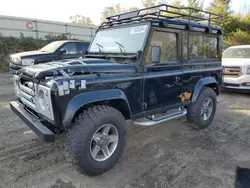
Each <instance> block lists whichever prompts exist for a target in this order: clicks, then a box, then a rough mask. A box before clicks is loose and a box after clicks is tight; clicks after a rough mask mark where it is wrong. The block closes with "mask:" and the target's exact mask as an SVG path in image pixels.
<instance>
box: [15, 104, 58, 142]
mask: <svg viewBox="0 0 250 188" xmlns="http://www.w3.org/2000/svg"><path fill="white" fill-rule="evenodd" d="M10 108H11V110H12V111H13V112H15V114H16V115H17V116H18V117H19V118H20V119H22V120H23V121H24V122H25V123H26V124H27V125H28V126H29V128H30V129H31V130H32V131H34V132H35V133H36V134H37V136H39V137H40V138H41V139H42V140H43V141H44V142H46V143H50V142H54V141H55V134H54V133H53V132H52V131H51V130H50V129H48V128H47V127H46V126H45V125H43V124H42V123H41V122H40V121H39V119H37V118H35V117H34V116H32V115H31V114H30V113H29V112H27V111H26V110H25V109H24V108H23V107H22V105H21V104H20V103H19V102H17V101H12V102H10Z"/></svg>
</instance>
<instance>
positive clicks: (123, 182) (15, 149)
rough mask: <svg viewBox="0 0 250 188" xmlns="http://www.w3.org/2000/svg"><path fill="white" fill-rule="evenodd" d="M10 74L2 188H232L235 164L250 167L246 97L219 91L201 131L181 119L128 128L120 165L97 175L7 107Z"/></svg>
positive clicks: (3, 84)
mask: <svg viewBox="0 0 250 188" xmlns="http://www.w3.org/2000/svg"><path fill="white" fill-rule="evenodd" d="M12 88H13V86H12V75H10V74H0V187H1V188H2V187H6V188H11V187H15V188H17V187H36V188H37V187H42V188H47V187H49V188H61V187H67V188H79V187H83V188H93V187H107V188H112V187H119V188H120V187H126V188H127V187H146V188H152V187H159V188H179V187H181V188H182V187H183V188H189V187H190V188H210V187H211V188H220V187H225V188H233V187H234V181H235V169H236V167H237V166H241V167H250V160H249V159H250V147H249V145H250V129H249V126H250V125H249V121H250V108H249V104H250V98H249V95H247V94H238V93H233V92H231V93H230V92H227V93H225V92H223V93H222V95H221V96H220V101H221V103H220V104H219V107H218V110H217V114H216V117H215V120H214V121H213V123H212V125H211V126H210V127H209V128H208V129H206V130H203V131H197V130H193V129H192V128H190V127H188V126H187V125H186V123H185V121H184V120H185V119H180V120H176V121H171V122H168V123H167V124H161V125H158V126H155V127H150V128H143V127H135V126H134V125H132V124H129V123H128V124H127V126H128V130H129V131H128V142H127V146H126V149H125V152H124V154H123V156H122V158H121V160H120V162H119V163H118V164H117V165H116V166H115V167H114V168H112V169H111V170H110V171H108V172H106V173H105V174H103V175H100V176H97V177H87V176H84V175H81V174H79V173H77V172H76V171H75V170H74V169H73V167H72V166H71V165H70V164H69V163H67V162H66V160H65V158H64V155H63V146H62V141H60V139H58V141H57V142H55V143H53V144H44V143H43V142H42V141H40V140H39V139H38V137H37V136H36V135H35V134H34V133H30V132H29V131H30V129H29V128H28V127H27V126H26V125H25V124H24V123H23V122H22V121H21V120H20V119H19V118H18V117H17V116H16V115H14V114H13V113H12V112H11V111H10V109H9V101H11V100H14V99H15V96H14V92H13V89H12Z"/></svg>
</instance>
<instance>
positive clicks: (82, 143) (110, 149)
mask: <svg viewBox="0 0 250 188" xmlns="http://www.w3.org/2000/svg"><path fill="white" fill-rule="evenodd" d="M125 142H126V126H125V119H124V117H123V115H122V114H121V113H120V112H119V111H118V110H116V109H115V108H113V107H110V106H104V105H100V106H94V107H91V108H88V109H87V110H85V111H84V112H83V113H80V114H79V115H78V116H77V117H76V118H75V120H74V122H73V123H72V126H71V129H70V130H69V131H68V133H67V140H66V151H67V154H68V155H67V156H68V157H69V159H70V161H71V162H72V164H73V166H74V167H75V168H76V169H77V171H78V172H80V173H82V174H86V175H98V174H101V173H103V172H105V171H107V170H109V169H110V168H111V167H112V166H113V165H114V164H116V163H117V161H118V160H119V159H120V157H121V155H122V153H123V150H124V147H125Z"/></svg>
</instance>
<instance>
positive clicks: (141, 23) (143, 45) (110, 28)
mask: <svg viewBox="0 0 250 188" xmlns="http://www.w3.org/2000/svg"><path fill="white" fill-rule="evenodd" d="M141 25H147V27H148V28H147V31H146V34H145V38H144V41H143V42H142V47H141V49H140V50H138V51H142V52H144V50H145V48H146V44H147V41H148V38H149V35H150V31H151V22H149V21H143V22H140V23H137V24H135V23H127V24H124V25H116V26H111V27H106V28H101V29H98V30H97V32H96V33H95V36H94V37H93V39H92V40H91V43H90V45H89V48H88V54H98V55H105V54H107V55H112V54H114V55H117V54H123V55H126V54H127V55H133V54H136V53H137V52H132V53H131V52H129V53H126V52H125V53H124V52H106V51H104V52H91V51H90V48H91V46H92V45H95V44H94V40H95V38H96V35H97V33H98V32H99V31H107V30H113V29H120V28H128V27H131V26H134V27H137V26H141Z"/></svg>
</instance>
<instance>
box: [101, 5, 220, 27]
mask: <svg viewBox="0 0 250 188" xmlns="http://www.w3.org/2000/svg"><path fill="white" fill-rule="evenodd" d="M157 18H158V19H159V18H161V19H166V20H167V19H173V18H180V19H186V20H188V23H190V22H191V21H196V22H201V23H202V22H207V23H206V24H208V26H211V25H212V24H220V23H221V22H222V16H221V15H219V14H216V13H212V12H209V11H205V10H199V9H196V8H191V7H176V6H172V5H167V4H161V5H156V6H152V7H147V8H143V9H139V10H135V11H131V12H127V13H122V14H117V15H113V16H109V17H107V18H106V19H107V22H104V23H102V24H101V26H100V27H103V26H108V25H112V24H119V23H127V22H133V21H139V20H144V19H157Z"/></svg>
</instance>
